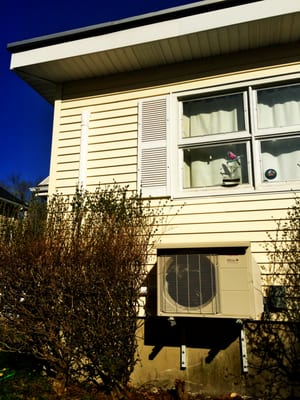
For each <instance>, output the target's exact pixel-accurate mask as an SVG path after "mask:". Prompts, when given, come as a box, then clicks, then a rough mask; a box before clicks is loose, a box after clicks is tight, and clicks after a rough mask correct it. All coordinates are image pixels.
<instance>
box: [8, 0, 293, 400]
mask: <svg viewBox="0 0 300 400" xmlns="http://www.w3.org/2000/svg"><path fill="white" fill-rule="evenodd" d="M8 49H9V51H10V52H11V55H12V57H11V69H12V70H13V71H14V72H15V73H17V74H18V75H19V76H20V77H21V78H22V79H23V80H24V81H25V82H27V83H28V84H29V85H30V86H31V87H33V88H34V89H35V90H36V91H37V92H38V93H40V95H41V96H43V97H44V98H45V99H47V100H48V101H49V102H51V103H53V105H54V121H53V142H52V153H51V166H50V176H49V193H50V194H52V193H54V192H56V191H58V192H62V193H65V194H71V193H73V192H74V190H75V187H76V186H77V185H78V184H80V185H82V186H83V187H85V188H87V189H88V190H90V191H92V190H93V189H95V188H96V187H97V186H98V184H99V183H101V184H110V183H113V182H114V181H115V182H117V183H119V184H121V185H123V184H124V185H125V184H126V185H127V184H128V185H129V187H130V188H132V189H134V190H135V189H137V190H142V193H143V196H144V197H151V198H152V199H153V201H154V202H155V201H156V200H157V199H172V204H173V206H172V207H173V209H174V210H176V209H178V208H179V207H181V206H182V205H183V207H182V209H181V210H180V212H178V213H177V212H175V211H174V215H173V217H172V218H170V222H169V225H168V227H167V228H166V229H165V230H164V231H163V234H162V237H161V240H160V243H159V245H158V248H157V254H156V261H157V262H156V263H155V265H154V266H153V267H151V270H150V271H149V277H148V285H147V290H148V294H147V296H148V297H147V300H146V306H145V307H146V312H147V315H150V317H149V318H146V320H145V324H144V328H143V332H142V333H141V335H140V336H142V337H143V339H141V340H140V347H139V356H140V358H141V363H139V364H138V365H137V366H136V368H135V371H134V374H133V376H132V380H133V383H135V384H152V383H156V382H159V383H160V384H165V385H170V384H172V383H173V382H174V379H175V378H182V379H185V380H186V382H187V386H188V388H189V390H203V391H205V390H207V391H209V390H210V389H212V388H213V389H214V390H215V391H219V392H222V393H224V392H229V391H232V390H233V389H235V391H238V390H243V388H245V385H246V383H245V382H246V380H245V379H246V378H245V374H247V371H248V353H247V350H248V348H247V337H245V330H244V322H245V321H248V320H252V321H259V320H260V318H261V315H262V313H263V311H264V310H263V298H264V297H265V296H266V295H267V293H268V290H267V289H268V285H269V271H268V263H269V261H268V257H267V254H266V250H265V244H266V242H267V241H268V240H269V239H268V235H267V232H269V233H270V234H272V233H274V232H275V231H276V223H275V220H276V219H278V218H282V217H284V216H285V215H286V210H287V208H288V207H289V206H290V205H291V204H292V203H293V199H294V193H297V192H299V189H300V165H299V162H300V140H299V129H300V3H299V1H298V0H285V1H282V0H250V1H246V0H245V1H240V0H203V1H199V2H195V3H191V4H188V5H185V6H181V7H176V8H172V9H168V10H165V11H160V12H155V13H151V14H147V15H142V16H138V17H134V18H127V19H124V20H120V21H116V22H112V23H104V24H100V25H95V26H90V27H86V28H83V29H76V30H71V31H67V32H63V33H58V34H55V35H49V36H44V37H39V38H34V39H32V40H25V41H21V42H16V43H12V44H10V45H9V46H8ZM149 268H150V267H149ZM149 299H152V301H149Z"/></svg>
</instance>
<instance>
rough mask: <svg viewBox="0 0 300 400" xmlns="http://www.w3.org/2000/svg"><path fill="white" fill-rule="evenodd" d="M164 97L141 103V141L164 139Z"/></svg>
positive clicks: (165, 105)
mask: <svg viewBox="0 0 300 400" xmlns="http://www.w3.org/2000/svg"><path fill="white" fill-rule="evenodd" d="M166 113H167V104H166V99H165V98H161V99H157V100H150V101H145V102H143V103H142V115H143V118H142V142H148V141H153V140H166V135H167V120H166V115H167V114H166Z"/></svg>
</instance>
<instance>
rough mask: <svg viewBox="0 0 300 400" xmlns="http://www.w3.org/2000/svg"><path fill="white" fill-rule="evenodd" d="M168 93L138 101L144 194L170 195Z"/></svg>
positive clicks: (141, 181)
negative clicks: (166, 95)
mask: <svg viewBox="0 0 300 400" xmlns="http://www.w3.org/2000/svg"><path fill="white" fill-rule="evenodd" d="M168 103H169V102H168V97H165V96H164V97H156V98H151V99H147V100H141V101H140V103H139V132H138V185H139V189H140V190H141V191H142V195H143V197H147V196H152V197H160V196H168V195H169V186H170V185H169V168H168V147H167V141H168V125H169V124H168V119H169V118H168Z"/></svg>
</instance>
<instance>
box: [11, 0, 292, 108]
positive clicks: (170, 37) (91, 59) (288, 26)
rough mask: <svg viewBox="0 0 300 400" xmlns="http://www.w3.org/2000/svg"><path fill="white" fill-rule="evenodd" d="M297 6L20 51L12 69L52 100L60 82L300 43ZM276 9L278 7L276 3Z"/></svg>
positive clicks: (249, 9)
mask: <svg viewBox="0 0 300 400" xmlns="http://www.w3.org/2000/svg"><path fill="white" fill-rule="evenodd" d="M280 2H281V3H282V1H281V0H280ZM296 2H297V4H298V6H296V7H295V6H294V5H295V4H296V3H294V2H293V0H286V2H285V3H289V4H290V5H293V7H290V8H289V10H290V11H289V12H288V13H285V11H284V7H282V9H281V8H280V7H278V12H277V15H273V16H266V17H265V18H262V17H263V16H264V15H267V14H268V12H266V5H267V4H269V5H270V1H269V0H264V1H260V2H257V3H255V4H250V5H249V4H248V5H247V8H245V7H246V6H241V7H242V8H240V11H247V15H243V14H240V13H239V12H238V10H237V9H238V7H235V9H234V13H233V10H232V9H231V10H228V9H227V10H221V11H220V10H219V11H218V12H214V15H212V14H211V15H210V16H209V15H203V14H202V15H201V16H192V17H188V18H181V19H179V20H176V21H166V22H163V23H160V25H156V24H152V25H148V26H147V27H144V29H143V27H139V28H135V29H137V30H133V29H130V30H128V31H123V32H115V33H113V34H109V35H102V36H100V37H93V38H86V39H82V40H76V41H73V42H69V43H61V44H56V45H53V46H46V47H43V48H38V49H34V50H28V51H24V52H18V53H16V54H13V55H12V64H11V68H12V69H13V70H15V72H16V73H17V74H19V75H20V77H21V78H22V79H23V80H25V81H26V82H27V83H28V84H29V85H30V86H32V87H33V88H34V89H35V90H36V91H38V92H39V93H40V94H41V95H42V96H43V97H45V98H46V99H48V100H49V101H52V100H53V99H54V96H55V85H56V84H57V83H63V82H69V81H74V80H80V79H88V78H94V77H103V76H108V75H113V74H118V73H123V72H130V71H136V70H143V69H147V68H150V67H156V66H165V65H169V64H174V63H179V62H183V61H192V60H198V59H203V58H206V57H211V56H217V55H226V54H231V53H234V52H238V51H243V50H251V49H255V48H260V47H265V46H270V45H273V46H274V45H282V44H285V43H293V42H297V41H299V40H300V3H299V2H298V0H297V1H296ZM283 3H284V2H283ZM272 4H273V5H276V4H279V2H278V1H277V0H272ZM262 5H264V7H262ZM259 7H261V10H259ZM275 9H276V7H275ZM297 9H298V10H297ZM293 10H294V12H291V11H293ZM295 10H296V12H295ZM259 11H261V12H259ZM229 12H231V14H232V18H230V19H229ZM251 13H252V14H251ZM258 14H259V17H258V16H257V15H258ZM222 16H223V17H224V18H223V19H222ZM209 17H210V18H209ZM213 17H215V19H214V18H213ZM225 17H227V19H226V18H225ZM158 28H159V29H160V31H157V30H158ZM139 33H140V35H139Z"/></svg>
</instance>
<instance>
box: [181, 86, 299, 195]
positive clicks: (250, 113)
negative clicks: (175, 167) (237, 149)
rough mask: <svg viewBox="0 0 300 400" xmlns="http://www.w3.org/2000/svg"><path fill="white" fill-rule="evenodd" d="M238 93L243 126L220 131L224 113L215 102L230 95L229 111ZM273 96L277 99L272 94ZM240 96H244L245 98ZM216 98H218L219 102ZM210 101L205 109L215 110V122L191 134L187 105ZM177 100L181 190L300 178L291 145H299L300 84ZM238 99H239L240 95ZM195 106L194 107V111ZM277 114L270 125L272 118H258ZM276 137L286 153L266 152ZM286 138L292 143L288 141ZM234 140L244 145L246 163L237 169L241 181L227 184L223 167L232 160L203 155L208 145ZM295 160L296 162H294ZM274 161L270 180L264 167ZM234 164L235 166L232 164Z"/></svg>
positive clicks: (219, 145) (220, 145)
mask: <svg viewBox="0 0 300 400" xmlns="http://www.w3.org/2000/svg"><path fill="white" fill-rule="evenodd" d="M236 95H237V96H241V95H242V99H243V101H242V104H243V113H244V114H243V115H244V116H243V118H244V125H243V124H241V123H240V124H239V127H240V130H235V129H228V125H226V126H227V128H224V129H223V128H222V129H221V130H222V131H221V132H218V129H216V128H214V127H215V126H218V123H219V122H218V121H222V116H220V115H218V113H217V112H216V111H215V110H214V108H215V109H216V108H217V105H218V104H221V102H222V100H224V99H226V102H225V103H226V104H225V106H224V107H223V108H224V109H226V107H228V104H230V101H231V99H233V98H234V97H231V96H236ZM274 96H275V100H274V98H273V97H274ZM276 96H277V97H276ZM238 98H239V99H241V97H238ZM213 99H217V100H216V102H215V103H214V101H213ZM208 100H209V102H210V104H208V106H207V107H206V111H208V114H209V110H210V109H211V110H212V112H211V114H212V115H210V118H211V119H212V120H214V118H216V121H217V122H216V124H215V125H213V128H212V129H211V130H207V131H206V132H203V130H202V131H201V129H199V130H198V131H195V132H194V133H193V132H190V131H189V132H188V133H187V131H185V130H184V128H183V127H184V123H185V122H184V121H183V119H184V117H185V116H184V110H185V109H187V104H188V103H190V104H193V103H194V104H195V106H193V107H194V108H195V109H197V108H199V106H200V105H201V102H202V101H208ZM177 101H178V102H179V112H180V116H181V118H180V125H179V135H178V142H177V149H178V151H179V157H178V160H179V171H180V172H181V179H180V182H181V184H180V188H181V189H180V190H183V191H184V192H188V191H190V190H192V189H194V190H195V189H205V188H207V189H213V188H215V189H216V188H221V187H222V186H223V187H224V186H237V185H241V184H243V185H244V186H245V185H248V186H249V185H253V184H254V185H255V187H256V188H258V187H259V186H261V185H264V184H266V183H267V184H269V183H270V182H278V183H285V182H287V181H291V180H300V176H299V172H298V169H299V171H300V166H299V165H298V164H299V160H300V158H299V150H298V148H297V150H296V151H295V152H293V151H292V150H291V149H290V147H291V146H296V143H299V141H300V139H299V131H300V84H292V85H282V86H277V87H275V86H272V87H264V88H258V86H257V87H256V88H252V87H251V86H249V87H248V89H247V91H246V90H244V91H238V90H237V91H233V92H232V93H231V94H226V95H224V94H221V95H218V94H216V96H212V95H211V94H210V95H209V96H206V97H198V98H197V97H196V96H195V94H194V95H193V97H191V98H187V97H185V98H180V97H177ZM235 101H236V102H237V98H236V99H235ZM259 102H260V103H259ZM233 103H234V102H233ZM264 103H266V104H264ZM261 104H263V105H264V107H265V106H266V105H268V104H269V108H271V110H267V111H265V110H264V109H263V106H262V105H261ZM273 105H274V106H273ZM193 107H191V110H192V109H193ZM272 107H273V109H272ZM236 108H238V107H236ZM239 109H240V108H239ZM278 110H279V111H278ZM277 112H279V113H280V114H281V117H280V119H279V120H278V121H279V122H276V123H275V122H272V124H270V122H268V121H269V119H266V121H265V122H264V121H263V122H259V120H258V118H262V116H265V115H267V116H268V118H269V114H270V113H272V114H274V113H277ZM290 113H296V114H297V115H296V116H290V115H289V114H290ZM221 114H222V113H221ZM229 116H230V118H231V117H232V116H231V115H230V112H229ZM224 118H226V117H224ZM234 118H236V117H234ZM234 118H233V119H234ZM213 122H214V121H213ZM250 122H251V124H250ZM235 126H237V125H235ZM242 128H243V129H242ZM291 134H293V136H294V139H288V137H290V136H291ZM278 135H281V137H280V138H279V137H278ZM282 135H284V136H286V138H284V137H282ZM296 135H297V136H296ZM276 137H277V138H278V140H281V142H278V149H281V150H282V154H279V155H278V156H274V155H271V156H270V155H267V153H268V151H269V150H270V148H271V147H272V146H271V144H270V143H269V142H271V141H274V140H275V139H276ZM225 140H226V142H225ZM276 140H277V139H276ZM288 140H289V143H290V144H288ZM291 143H292V144H291ZM232 144H233V145H235V146H236V145H237V144H240V145H241V144H243V145H245V146H246V147H245V149H246V150H243V156H242V160H243V166H242V168H240V172H239V173H238V172H236V175H237V176H236V182H237V181H238V179H239V183H238V184H237V183H236V184H234V183H232V184H228V185H225V184H224V181H223V179H221V177H222V173H220V170H221V167H220V165H221V166H222V164H224V165H226V163H227V162H228V160H226V157H223V159H222V157H221V156H220V157H216V158H215V159H214V160H213V159H211V160H207V159H206V160H204V159H205V157H206V158H207V157H208V156H209V155H208V153H209V149H214V150H217V149H218V148H219V149H221V148H223V151H224V152H225V150H226V149H227V148H228V149H229V148H230V145H232ZM280 144H281V145H280ZM273 147H274V146H273ZM200 149H201V150H200ZM201 152H202V153H201ZM292 153H293V154H292ZM201 154H202V155H201ZM297 160H298V163H297V162H296V161H297ZM276 163H277V164H276ZM271 164H272V165H275V168H273V169H275V170H276V174H277V177H276V179H275V178H273V179H272V177H271V176H270V175H268V176H269V178H266V175H265V174H266V171H267V170H271V169H272V167H271V166H270V167H268V166H269V165H271ZM231 165H232V166H233V163H232V164H231ZM296 166H297V168H296ZM237 171H238V169H237ZM233 175H234V174H233ZM224 176H225V174H224Z"/></svg>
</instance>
